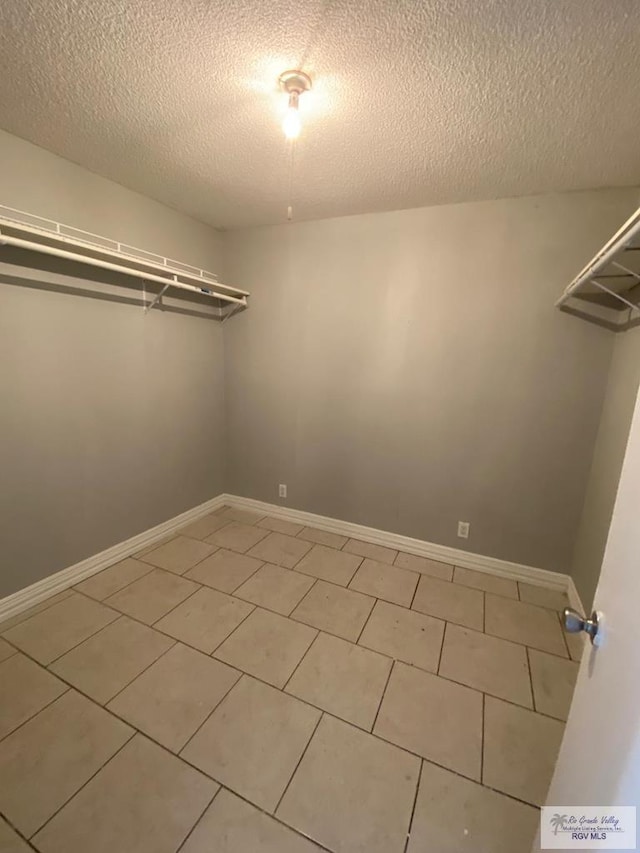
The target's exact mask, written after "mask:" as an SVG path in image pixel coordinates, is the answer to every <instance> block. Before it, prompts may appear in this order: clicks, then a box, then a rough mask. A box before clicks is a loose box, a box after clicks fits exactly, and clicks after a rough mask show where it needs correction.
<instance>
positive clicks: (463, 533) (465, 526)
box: [458, 521, 471, 539]
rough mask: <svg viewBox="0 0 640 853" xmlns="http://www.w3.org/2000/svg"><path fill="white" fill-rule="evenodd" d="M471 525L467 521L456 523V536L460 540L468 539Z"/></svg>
mask: <svg viewBox="0 0 640 853" xmlns="http://www.w3.org/2000/svg"><path fill="white" fill-rule="evenodd" d="M470 527H471V525H470V524H469V522H468V521H459V522H458V536H459V537H460V539H468V538H469V528H470Z"/></svg>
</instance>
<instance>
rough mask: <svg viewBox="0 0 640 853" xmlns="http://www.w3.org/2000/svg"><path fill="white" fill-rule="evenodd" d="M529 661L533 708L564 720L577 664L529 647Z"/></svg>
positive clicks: (569, 703)
mask: <svg viewBox="0 0 640 853" xmlns="http://www.w3.org/2000/svg"><path fill="white" fill-rule="evenodd" d="M529 664H530V666H531V681H532V683H533V698H534V701H535V706H536V711H539V712H540V713H541V714H548V715H549V716H550V717H557V718H558V719H559V720H566V719H567V716H568V715H569V708H570V706H571V700H572V699H573V690H574V687H575V686H576V678H577V677H578V663H576V662H575V661H572V660H563V658H559V657H557V656H556V655H548V654H546V653H545V652H538V651H536V650H535V649H530V650H529Z"/></svg>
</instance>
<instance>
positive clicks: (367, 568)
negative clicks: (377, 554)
mask: <svg viewBox="0 0 640 853" xmlns="http://www.w3.org/2000/svg"><path fill="white" fill-rule="evenodd" d="M418 578H419V575H417V574H416V573H415V572H408V571H407V570H406V569H399V568H397V566H390V565H389V564H388V563H379V562H377V560H370V559H369V558H367V559H365V560H363V561H362V563H361V565H360V568H359V569H358V571H357V572H356V573H355V575H354V576H353V578H352V579H351V582H350V584H349V589H355V590H357V591H358V592H364V593H366V594H367V595H373V596H375V597H376V598H382V599H384V601H390V602H391V603H392V604H402V605H403V606H404V607H409V606H410V605H411V600H412V599H413V593H414V592H415V591H416V585H417V583H418Z"/></svg>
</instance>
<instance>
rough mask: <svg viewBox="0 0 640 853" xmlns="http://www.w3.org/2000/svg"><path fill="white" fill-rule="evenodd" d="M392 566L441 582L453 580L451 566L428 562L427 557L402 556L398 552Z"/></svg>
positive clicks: (434, 561)
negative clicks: (429, 576)
mask: <svg viewBox="0 0 640 853" xmlns="http://www.w3.org/2000/svg"><path fill="white" fill-rule="evenodd" d="M394 565H395V566H398V568H400V569H409V571H411V572H418V574H421V575H431V577H432V578H440V580H442V581H450V580H452V579H453V566H450V565H449V564H448V563H440V562H438V561H437V560H429V559H428V558H427V557H417V556H415V554H404V553H403V552H402V551H400V553H399V554H398V556H397V557H396V559H395V562H394Z"/></svg>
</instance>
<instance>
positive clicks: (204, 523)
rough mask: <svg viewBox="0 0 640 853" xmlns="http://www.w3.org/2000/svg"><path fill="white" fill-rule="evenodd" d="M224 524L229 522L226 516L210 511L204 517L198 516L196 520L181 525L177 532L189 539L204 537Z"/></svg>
mask: <svg viewBox="0 0 640 853" xmlns="http://www.w3.org/2000/svg"><path fill="white" fill-rule="evenodd" d="M226 524H229V520H228V519H227V518H223V517H221V516H220V515H217V514H216V513H215V512H211V513H209V515H205V516H204V518H199V519H198V520H197V521H192V522H191V524H187V526H186V527H183V528H182V529H181V530H179V531H178V532H179V534H180V536H189V537H190V538H191V539H206V538H207V536H211V534H212V533H215V532H216V530H220V528H221V527H224V526H225V525H226Z"/></svg>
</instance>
